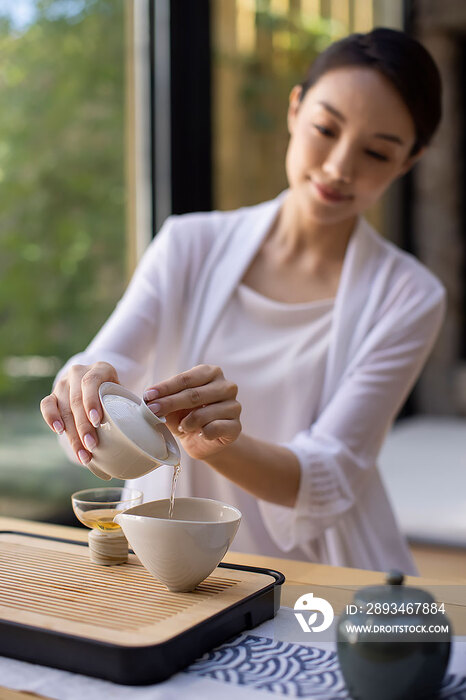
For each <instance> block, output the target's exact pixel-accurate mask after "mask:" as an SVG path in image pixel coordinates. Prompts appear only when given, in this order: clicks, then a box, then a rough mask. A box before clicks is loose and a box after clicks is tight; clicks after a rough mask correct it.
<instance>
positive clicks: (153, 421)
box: [99, 382, 180, 466]
mask: <svg viewBox="0 0 466 700" xmlns="http://www.w3.org/2000/svg"><path fill="white" fill-rule="evenodd" d="M99 396H100V400H101V402H102V407H103V409H104V413H105V417H106V418H107V419H108V420H110V421H111V423H112V426H113V428H116V429H117V430H119V431H121V432H122V433H123V434H124V435H125V436H126V437H127V438H128V439H129V440H130V441H131V442H133V443H134V444H135V445H136V446H137V447H138V448H139V449H140V450H143V451H144V452H146V453H147V454H148V455H150V457H151V458H152V459H154V460H156V461H157V462H159V463H160V464H168V465H173V466H174V465H177V464H179V461H180V450H179V447H178V444H177V442H176V440H175V438H174V437H173V435H172V433H171V432H170V430H169V429H168V428H167V426H166V425H165V423H166V420H165V418H158V416H156V415H154V414H153V413H152V411H151V410H150V408H148V406H147V405H146V404H145V402H144V401H143V399H141V398H139V396H136V394H133V393H132V392H131V391H129V390H128V389H126V388H125V387H123V386H121V385H120V384H115V383H114V382H104V383H103V384H101V385H100V387H99Z"/></svg>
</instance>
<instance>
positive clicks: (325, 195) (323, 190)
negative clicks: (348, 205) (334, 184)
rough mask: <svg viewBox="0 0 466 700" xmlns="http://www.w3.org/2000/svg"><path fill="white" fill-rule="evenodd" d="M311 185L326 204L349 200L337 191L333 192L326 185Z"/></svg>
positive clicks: (314, 183) (348, 196)
mask: <svg viewBox="0 0 466 700" xmlns="http://www.w3.org/2000/svg"><path fill="white" fill-rule="evenodd" d="M312 184H313V185H314V187H315V189H316V190H317V192H318V193H319V195H320V196H321V197H322V199H325V200H326V201H327V202H343V201H345V200H348V199H351V196H350V195H347V194H342V193H341V192H339V191H338V190H334V189H332V188H331V187H327V186H326V185H321V184H319V183H318V182H313V183H312Z"/></svg>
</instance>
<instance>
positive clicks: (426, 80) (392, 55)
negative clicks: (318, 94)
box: [301, 27, 442, 155]
mask: <svg viewBox="0 0 466 700" xmlns="http://www.w3.org/2000/svg"><path fill="white" fill-rule="evenodd" d="M344 66H364V67H366V68H373V69H374V70H376V71H378V72H379V73H381V74H382V75H384V76H385V77H386V78H388V80H389V81H390V82H391V83H392V85H393V86H394V87H395V88H396V89H397V90H398V93H399V94H400V95H401V97H402V99H403V101H404V102H405V104H406V106H407V108H408V109H409V111H410V113H411V117H412V119H413V121H414V126H415V129H416V142H415V144H414V146H413V148H412V151H411V155H414V154H415V153H417V152H418V151H419V150H420V149H421V148H422V147H423V146H425V145H427V144H428V143H429V141H430V140H431V138H432V136H433V134H434V133H435V130H436V129H437V126H438V124H439V122H440V119H441V116H442V82H441V78H440V73H439V70H438V68H437V66H436V64H435V62H434V60H433V58H432V56H431V55H430V53H429V52H428V51H427V50H426V49H425V48H424V47H423V46H422V44H420V43H419V42H418V41H416V40H415V39H413V38H411V37H410V36H408V35H407V34H405V33H404V32H400V31H397V30H395V29H386V28H384V27H379V28H377V29H373V30H372V31H371V32H368V33H367V34H350V35H349V36H347V37H345V38H344V39H340V40H339V41H336V42H335V43H334V44H331V45H330V46H329V47H328V48H327V49H325V51H323V52H322V53H321V54H320V55H319V56H318V57H317V58H316V59H315V61H314V62H313V63H312V65H311V66H310V68H309V71H308V74H307V76H306V79H305V80H304V81H303V83H301V87H302V93H301V99H303V97H304V95H305V94H306V92H307V90H308V89H309V88H310V87H312V85H314V84H315V83H316V82H317V81H318V80H319V78H321V77H322V76H323V75H324V73H328V72H329V71H331V70H333V69H335V68H342V67H344Z"/></svg>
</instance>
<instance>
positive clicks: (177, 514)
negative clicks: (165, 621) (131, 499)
mask: <svg viewBox="0 0 466 700" xmlns="http://www.w3.org/2000/svg"><path fill="white" fill-rule="evenodd" d="M169 503H170V499H169V498H164V499H162V500H160V501H149V502H148V503H142V504H141V505H138V506H134V507H133V508H128V510H125V511H124V512H123V513H118V515H116V516H115V517H114V518H113V522H115V523H118V525H120V527H121V528H122V530H123V532H124V534H125V537H126V539H127V540H128V542H129V543H130V546H131V548H132V549H133V551H134V553H135V554H136V555H137V557H139V560H140V562H141V564H142V565H143V566H144V567H145V568H146V569H147V570H148V571H149V572H150V573H151V574H152V576H154V577H155V578H156V579H158V580H159V581H161V582H162V583H163V584H165V586H166V587H167V588H168V589H169V590H170V591H177V592H187V591H192V590H193V589H194V588H196V586H197V585H198V584H199V583H201V581H203V580H204V579H205V578H207V576H208V575H209V574H211V573H212V571H213V570H214V569H215V567H216V566H217V565H218V563H219V562H220V561H221V560H222V559H223V557H224V556H225V554H226V553H227V551H228V548H229V547H230V545H231V543H232V541H233V538H234V537H235V535H236V531H237V530H238V527H239V524H240V521H241V512H240V511H239V510H238V509H237V508H235V507H234V506H230V505H227V504H226V503H221V502H220V501H214V500H212V499H210V498H175V507H174V512H173V518H169V517H168V507H169Z"/></svg>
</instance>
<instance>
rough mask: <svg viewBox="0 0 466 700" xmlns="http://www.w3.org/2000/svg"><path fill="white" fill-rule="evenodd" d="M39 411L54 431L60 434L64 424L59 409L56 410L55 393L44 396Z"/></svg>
mask: <svg viewBox="0 0 466 700" xmlns="http://www.w3.org/2000/svg"><path fill="white" fill-rule="evenodd" d="M40 411H41V413H42V417H43V419H44V420H45V422H46V423H47V425H48V426H49V428H50V429H51V430H53V431H54V433H57V435H61V434H62V433H63V431H64V430H65V425H64V423H63V420H62V417H61V415H60V411H59V410H58V403H57V397H56V396H55V394H49V396H45V397H44V398H43V399H42V401H41V402H40Z"/></svg>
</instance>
